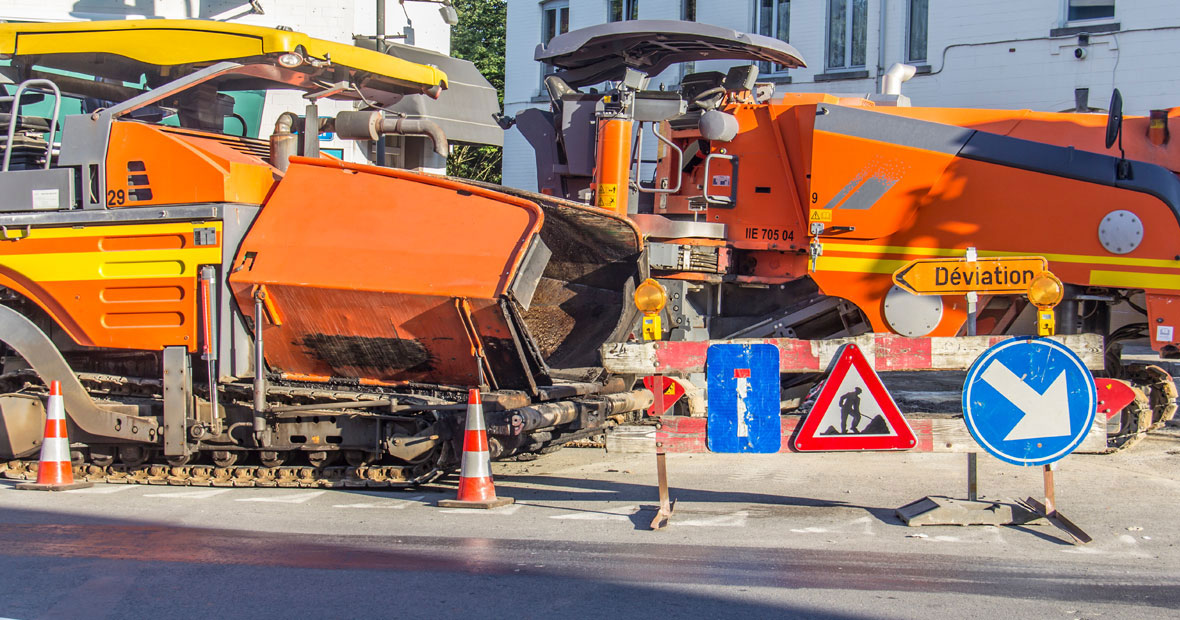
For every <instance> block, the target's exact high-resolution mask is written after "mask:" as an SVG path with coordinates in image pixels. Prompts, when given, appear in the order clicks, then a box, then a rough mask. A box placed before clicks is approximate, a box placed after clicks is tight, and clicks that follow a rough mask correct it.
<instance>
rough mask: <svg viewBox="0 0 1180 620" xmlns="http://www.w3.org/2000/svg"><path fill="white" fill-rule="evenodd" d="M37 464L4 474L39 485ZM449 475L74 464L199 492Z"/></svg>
mask: <svg viewBox="0 0 1180 620" xmlns="http://www.w3.org/2000/svg"><path fill="white" fill-rule="evenodd" d="M37 465H38V463H37V462H36V461H9V462H7V463H4V464H3V465H0V474H2V475H3V476H4V477H5V478H8V479H10V480H36V479H37ZM445 473H446V472H445V471H443V470H442V469H438V468H434V467H430V468H425V469H424V471H423V468H412V467H401V466H396V465H389V466H380V465H374V466H367V467H261V466H239V467H215V466H212V465H185V466H181V467H172V466H168V465H140V466H138V467H128V466H125V465H107V466H99V465H92V464H82V465H74V479H75V480H79V481H86V482H105V483H108V484H156V485H169V486H194V487H287V488H301V489H346V488H349V489H351V488H411V487H415V486H418V485H420V484H425V483H428V482H431V481H433V480H437V479H438V478H439V477H441V476H443V475H444V474H445Z"/></svg>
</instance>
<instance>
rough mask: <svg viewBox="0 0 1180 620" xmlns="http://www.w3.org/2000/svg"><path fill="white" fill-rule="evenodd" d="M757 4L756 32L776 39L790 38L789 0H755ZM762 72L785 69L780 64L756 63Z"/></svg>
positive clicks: (787, 39) (782, 70) (776, 71)
mask: <svg viewBox="0 0 1180 620" xmlns="http://www.w3.org/2000/svg"><path fill="white" fill-rule="evenodd" d="M755 2H757V5H758V10H757V16H758V34H760V35H763V36H767V37H771V38H774V39H778V40H780V41H784V42H786V41H790V40H791V36H790V35H791V0H755ZM758 70H759V71H761V72H762V73H781V72H784V71H786V70H787V68H786V67H784V66H782V65H774V66H771V64H770V63H769V62H766V61H761V62H759V63H758Z"/></svg>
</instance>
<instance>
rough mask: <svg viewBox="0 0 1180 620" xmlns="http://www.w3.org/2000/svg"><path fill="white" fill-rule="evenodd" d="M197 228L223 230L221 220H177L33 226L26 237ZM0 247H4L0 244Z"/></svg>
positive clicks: (118, 234)
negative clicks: (82, 225)
mask: <svg viewBox="0 0 1180 620" xmlns="http://www.w3.org/2000/svg"><path fill="white" fill-rule="evenodd" d="M196 228H214V229H216V230H217V232H219V233H220V232H221V222H219V221H215V220H214V221H208V222H175V223H163V224H120V225H116V226H105V225H104V226H86V227H83V228H76V227H56V228H32V229H30V230H29V236H28V237H25V238H24V239H72V238H75V237H139V236H146V235H187V234H192V232H193V230H194V229H196ZM0 248H3V246H2V245H0Z"/></svg>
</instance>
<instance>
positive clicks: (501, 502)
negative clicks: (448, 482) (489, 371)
mask: <svg viewBox="0 0 1180 620" xmlns="http://www.w3.org/2000/svg"><path fill="white" fill-rule="evenodd" d="M513 501H515V500H513V499H512V498H511V497H496V486H495V485H494V484H492V457H491V454H489V453H488V431H487V427H485V426H484V421H483V402H482V401H481V400H480V397H479V390H476V389H472V390H470V391H468V393H467V432H466V433H465V434H464V435H463V463H462V465H461V466H460V468H459V497H458V499H442V500H439V501H438V505H439V506H441V507H443V508H499V507H500V506H507V505H508V504H511V503H512V502H513Z"/></svg>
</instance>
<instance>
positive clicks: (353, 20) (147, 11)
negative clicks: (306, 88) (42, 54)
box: [0, 0, 451, 172]
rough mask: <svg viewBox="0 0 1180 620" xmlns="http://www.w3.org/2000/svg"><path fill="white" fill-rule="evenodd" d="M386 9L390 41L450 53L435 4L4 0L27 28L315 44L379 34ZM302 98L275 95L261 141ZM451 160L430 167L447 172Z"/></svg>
mask: <svg viewBox="0 0 1180 620" xmlns="http://www.w3.org/2000/svg"><path fill="white" fill-rule="evenodd" d="M378 4H383V5H385V24H384V25H385V34H386V40H387V41H389V42H393V43H406V44H409V45H413V46H415V47H421V48H424V49H428V50H431V51H436V52H439V53H442V54H449V53H450V47H451V27H450V26H449V25H448V24H447V23H446V22H445V21H444V19H443V16H442V14H441V13H440V11H439V8H440V6H441V4H440V3H439V2H437V1H436V0H406V1H405V2H401V3H399V2H398V0H387V2H383V3H378V2H377V1H376V0H253V1H250V0H4V1H3V2H0V20H3V21H22V22H65V21H98V20H116V19H208V20H214V21H222V22H233V23H240V24H249V25H254V26H267V27H272V28H274V27H284V28H290V29H291V30H295V31H297V32H302V33H305V34H308V35H311V36H313V37H316V38H320V39H326V40H329V41H336V42H340V43H347V44H350V45H351V44H353V43H354V41H355V39H356V37H373V36H375V35H376V34H377V6H378ZM305 106H306V102H305V101H304V100H303V99H302V98H301V96H300V94H299V93H295V92H271V93H268V94H267V95H266V101H265V102H264V104H263V105H261V108H260V110H259V117H260V118H259V125H260V127H261V128H262V130H263V134H262V136H263V137H265V136H266V135H268V130H267V128H269V127H273V126H274V123H275V120H276V119H277V118H278V116H279V115H280V114H281V113H283V112H284V111H287V110H290V111H293V112H295V113H297V114H302V113H303V110H304V107H305ZM321 106H322V107H323V111H324V112H326V113H333V112H335V111H339V110H342V109H352V108H353V106H352V104H349V103H345V102H333V101H322V102H321ZM321 146H322V147H323V148H324V149H325V150H328V151H329V152H332V153H333V154H336V155H339V156H341V157H344V158H345V159H348V160H350V161H365V160H369V159H370V158H371V157H372V153H371V152H370V149H369V145H368V144H362V143H359V142H357V141H353V140H340V139H339V138H335V137H332V138H329V139H326V140H325V141H324V142H323V143H322V144H321ZM443 167H445V162H444V161H442V159H441V158H438V159H437V160H432V161H430V162H429V163H428V165H427V168H428V169H431V170H433V171H437V172H442V171H443V169H444V168H443Z"/></svg>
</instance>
